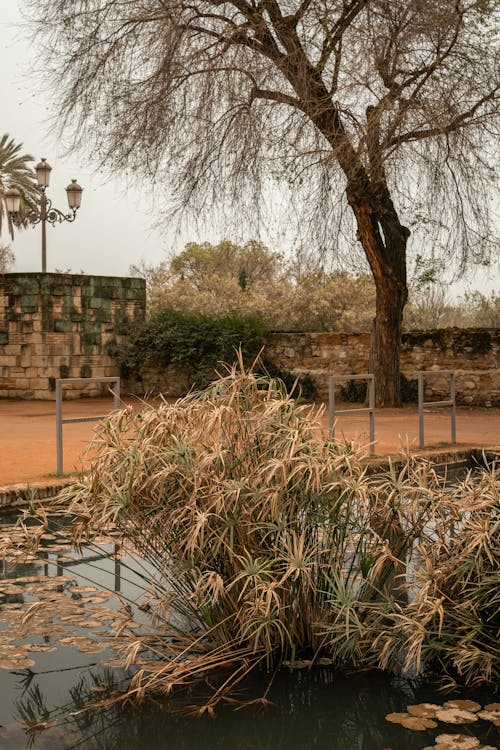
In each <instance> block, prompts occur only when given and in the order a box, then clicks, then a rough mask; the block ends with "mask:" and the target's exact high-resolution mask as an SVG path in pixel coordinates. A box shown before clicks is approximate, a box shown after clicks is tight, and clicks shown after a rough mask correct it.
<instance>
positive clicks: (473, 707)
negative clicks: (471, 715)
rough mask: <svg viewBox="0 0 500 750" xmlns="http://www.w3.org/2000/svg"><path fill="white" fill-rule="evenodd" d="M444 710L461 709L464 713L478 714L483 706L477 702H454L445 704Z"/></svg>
mask: <svg viewBox="0 0 500 750" xmlns="http://www.w3.org/2000/svg"><path fill="white" fill-rule="evenodd" d="M443 708H461V709H463V710H464V711H473V712H476V711H480V710H481V704H480V703H476V701H468V700H454V701H446V703H444V704H443Z"/></svg>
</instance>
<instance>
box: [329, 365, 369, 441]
mask: <svg viewBox="0 0 500 750" xmlns="http://www.w3.org/2000/svg"><path fill="white" fill-rule="evenodd" d="M339 380H366V381H368V407H361V408H359V409H337V410H336V411H335V383H336V382H337V381H339ZM335 414H369V415H370V454H371V455H372V456H373V454H374V453H375V378H374V376H373V375H372V374H369V373H367V374H363V375H330V377H329V378H328V426H329V431H330V439H331V440H335Z"/></svg>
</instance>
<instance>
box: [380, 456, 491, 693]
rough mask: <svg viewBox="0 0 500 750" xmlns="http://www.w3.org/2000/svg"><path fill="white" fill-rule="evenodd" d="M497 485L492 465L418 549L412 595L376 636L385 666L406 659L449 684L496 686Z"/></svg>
mask: <svg viewBox="0 0 500 750" xmlns="http://www.w3.org/2000/svg"><path fill="white" fill-rule="evenodd" d="M499 480H500V476H499V472H498V469H495V468H494V467H492V468H491V470H490V471H484V472H481V473H480V474H479V476H477V475H476V476H472V475H470V474H469V475H468V476H467V478H466V479H465V480H464V481H463V482H462V483H461V484H460V485H458V486H457V487H455V488H453V489H452V491H451V492H452V496H453V505H452V506H451V505H450V506H449V509H448V513H447V514H446V516H445V517H444V518H442V520H441V523H440V524H439V526H438V527H437V528H436V529H435V534H434V535H433V534H431V535H430V537H427V538H425V539H423V540H422V541H421V542H420V544H419V546H418V549H417V553H418V554H417V561H416V564H415V566H414V570H413V573H412V578H413V580H414V585H415V595H414V597H413V598H412V600H411V601H410V602H409V604H408V605H407V607H405V609H404V611H402V612H401V613H395V614H394V615H393V620H394V627H393V628H392V629H391V630H390V631H388V632H387V633H385V634H383V635H382V636H381V637H380V638H379V639H378V643H379V645H380V646H382V643H384V647H383V655H382V658H381V665H382V666H384V667H387V666H391V665H392V666H393V665H394V664H395V660H396V659H398V658H399V655H400V654H403V657H404V663H405V666H406V668H413V669H415V668H416V669H419V668H420V666H421V664H426V665H432V666H433V667H435V668H436V669H437V670H439V671H440V672H441V673H444V674H446V675H447V676H448V679H449V682H450V683H451V682H452V679H453V677H452V676H453V675H455V676H458V677H460V678H461V679H462V681H464V682H466V683H468V684H479V683H482V682H491V683H492V684H498V682H499V679H500V570H499V560H500V502H499V501H500V491H499V490H500V481H499ZM454 517H455V519H456V520H454ZM443 532H444V533H443Z"/></svg>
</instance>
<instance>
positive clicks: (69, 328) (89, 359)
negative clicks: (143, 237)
mask: <svg viewBox="0 0 500 750" xmlns="http://www.w3.org/2000/svg"><path fill="white" fill-rule="evenodd" d="M145 307H146V288H145V282H144V280H143V279H133V278H120V277H114V276H85V275H78V276H77V275H73V274H55V273H43V274H42V273H23V274H21V273H7V274H2V275H0V397H3V398H23V399H47V400H48V399H54V398H55V393H54V389H55V379H56V378H66V377H78V378H80V377H96V378H99V377H114V376H116V375H118V374H119V372H118V365H117V362H116V359H114V358H113V356H111V355H112V349H113V347H114V346H115V345H121V344H123V343H124V342H125V341H126V338H127V335H128V331H129V328H130V325H131V324H132V323H133V322H134V321H136V320H139V319H141V318H143V317H144V314H145ZM100 392H101V388H100V386H90V387H89V386H85V387H83V388H82V386H79V385H75V386H74V387H73V388H72V389H71V390H66V389H65V397H66V398H77V397H79V396H81V395H86V396H90V395H98V394H99V393H100Z"/></svg>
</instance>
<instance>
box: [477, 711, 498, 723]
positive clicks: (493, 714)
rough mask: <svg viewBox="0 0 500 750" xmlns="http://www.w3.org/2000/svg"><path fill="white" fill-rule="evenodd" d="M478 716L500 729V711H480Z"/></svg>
mask: <svg viewBox="0 0 500 750" xmlns="http://www.w3.org/2000/svg"><path fill="white" fill-rule="evenodd" d="M477 715H478V716H479V717H480V718H481V719H485V720H486V721H491V723H492V724H494V725H495V726H496V727H500V711H486V710H485V711H479V712H478V714H477Z"/></svg>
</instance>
